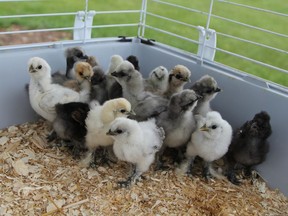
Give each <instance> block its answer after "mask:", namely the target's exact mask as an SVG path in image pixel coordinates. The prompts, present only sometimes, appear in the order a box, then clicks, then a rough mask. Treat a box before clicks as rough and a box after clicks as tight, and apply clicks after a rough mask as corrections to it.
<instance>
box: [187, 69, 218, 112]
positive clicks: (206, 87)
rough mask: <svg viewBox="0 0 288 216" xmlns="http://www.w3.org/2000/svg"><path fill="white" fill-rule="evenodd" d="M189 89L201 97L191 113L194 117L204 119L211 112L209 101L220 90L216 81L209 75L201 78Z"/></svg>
mask: <svg viewBox="0 0 288 216" xmlns="http://www.w3.org/2000/svg"><path fill="white" fill-rule="evenodd" d="M191 89H193V90H194V91H195V92H196V93H197V94H199V95H200V96H202V98H201V99H200V100H199V101H198V104H197V106H196V107H195V109H194V111H193V112H194V115H197V114H200V115H202V116H204V117H205V116H206V114H207V113H208V112H210V111H212V109H211V107H210V101H211V100H213V99H214V98H215V97H216V95H217V94H218V92H220V91H221V89H220V88H219V87H218V84H217V82H216V80H215V79H214V78H213V77H211V76H209V75H205V76H203V77H201V78H200V79H199V80H198V81H196V82H195V83H194V84H193V86H192V87H191Z"/></svg>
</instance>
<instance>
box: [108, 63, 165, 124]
mask: <svg viewBox="0 0 288 216" xmlns="http://www.w3.org/2000/svg"><path fill="white" fill-rule="evenodd" d="M112 76H114V77H115V78H116V80H117V81H118V82H119V84H120V85H121V86H122V90H123V97H124V98H126V99H127V100H128V101H129V102H130V103H131V105H132V109H133V110H134V112H135V113H136V119H137V120H139V121H143V120H147V119H148V118H150V117H155V116H157V115H159V114H160V113H161V112H163V111H165V110H166V109H167V104H168V100H167V99H164V98H162V97H160V96H158V95H154V94H152V93H150V92H146V91H144V85H143V78H142V75H141V73H140V72H139V71H137V70H135V68H134V66H133V65H132V64H131V63H130V62H128V61H123V62H122V63H121V64H120V65H119V66H118V67H117V68H116V71H115V72H113V73H112Z"/></svg>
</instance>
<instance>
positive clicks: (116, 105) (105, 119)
mask: <svg viewBox="0 0 288 216" xmlns="http://www.w3.org/2000/svg"><path fill="white" fill-rule="evenodd" d="M131 113H132V109H131V104H130V103H129V101H127V100H126V99H125V98H118V99H113V100H109V101H106V102H105V103H104V104H103V105H102V106H95V107H93V108H91V110H90V111H89V113H88V116H87V118H86V120H85V123H86V127H87V135H86V138H85V140H86V143H85V145H86V147H87V148H88V150H89V153H88V154H87V157H86V159H84V160H83V163H84V165H86V166H87V165H88V163H90V162H91V159H92V158H91V157H92V153H93V152H94V151H95V150H96V149H97V148H98V147H99V146H109V145H112V144H113V139H112V138H111V137H109V136H107V135H106V132H107V131H108V129H109V126H110V123H111V122H112V121H113V120H115V119H116V118H117V117H127V116H129V115H131Z"/></svg>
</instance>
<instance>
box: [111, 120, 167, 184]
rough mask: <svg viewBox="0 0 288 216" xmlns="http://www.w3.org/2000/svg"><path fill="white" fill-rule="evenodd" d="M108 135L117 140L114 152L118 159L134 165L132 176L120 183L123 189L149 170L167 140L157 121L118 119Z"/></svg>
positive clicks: (113, 123) (112, 124)
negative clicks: (164, 140)
mask: <svg viewBox="0 0 288 216" xmlns="http://www.w3.org/2000/svg"><path fill="white" fill-rule="evenodd" d="M107 134H108V135H110V136H111V137H112V138H113V139H114V140H115V141H114V145H113V150H114V154H115V155H116V157H117V158H118V159H119V160H122V161H126V162H129V163H132V165H133V172H132V175H131V176H130V177H128V179H127V180H126V181H122V182H119V184H120V186H121V187H127V186H129V185H130V184H131V183H134V182H135V181H136V180H137V179H138V178H139V177H140V176H141V175H142V173H143V172H146V171H147V170H148V169H149V167H150V165H151V164H152V163H153V161H154V159H155V154H156V152H157V151H158V150H159V149H160V148H161V145H162V143H163V139H164V138H165V133H164V130H163V129H162V128H159V127H158V126H157V125H156V124H155V119H149V120H147V121H145V122H139V123H138V122H137V121H135V120H132V119H126V118H117V119H116V120H114V121H113V122H112V123H111V126H110V129H109V131H108V132H107Z"/></svg>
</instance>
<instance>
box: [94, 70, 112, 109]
mask: <svg viewBox="0 0 288 216" xmlns="http://www.w3.org/2000/svg"><path fill="white" fill-rule="evenodd" d="M93 72H94V75H93V77H92V80H91V83H92V89H91V99H92V100H97V101H98V102H99V103H100V104H101V105H102V104H103V103H104V102H105V101H107V100H108V98H109V97H108V91H107V77H106V75H105V72H104V70H103V69H102V68H101V67H100V66H95V67H93Z"/></svg>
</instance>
